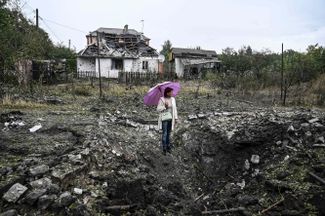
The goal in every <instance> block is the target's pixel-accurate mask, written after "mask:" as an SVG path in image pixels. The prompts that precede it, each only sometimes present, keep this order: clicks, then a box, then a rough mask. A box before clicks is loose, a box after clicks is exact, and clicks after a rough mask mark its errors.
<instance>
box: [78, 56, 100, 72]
mask: <svg viewBox="0 0 325 216" xmlns="http://www.w3.org/2000/svg"><path fill="white" fill-rule="evenodd" d="M95 67H96V65H95V59H93V58H84V57H78V58H77V70H78V71H95V69H96V68H95Z"/></svg>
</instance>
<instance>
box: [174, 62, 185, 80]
mask: <svg viewBox="0 0 325 216" xmlns="http://www.w3.org/2000/svg"><path fill="white" fill-rule="evenodd" d="M175 72H176V74H177V76H178V77H183V76H184V64H183V63H182V61H181V59H180V58H175Z"/></svg>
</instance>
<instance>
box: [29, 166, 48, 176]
mask: <svg viewBox="0 0 325 216" xmlns="http://www.w3.org/2000/svg"><path fill="white" fill-rule="evenodd" d="M49 170H50V167H49V166H47V165H45V164H43V165H39V166H36V167H32V168H30V169H29V172H30V174H31V175H32V176H39V175H43V174H45V173H47V172H48V171H49Z"/></svg>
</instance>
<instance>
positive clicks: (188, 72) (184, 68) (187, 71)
mask: <svg viewBox="0 0 325 216" xmlns="http://www.w3.org/2000/svg"><path fill="white" fill-rule="evenodd" d="M169 61H170V62H171V63H172V65H173V67H174V71H175V73H176V74H177V76H178V77H185V78H186V77H187V78H189V77H192V78H193V77H198V76H199V74H200V73H201V72H202V71H203V70H205V71H206V70H211V71H217V70H219V69H220V60H219V59H218V58H217V53H216V51H213V50H201V49H185V48H172V50H171V53H170V56H169Z"/></svg>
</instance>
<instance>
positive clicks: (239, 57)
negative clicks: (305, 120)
mask: <svg viewBox="0 0 325 216" xmlns="http://www.w3.org/2000/svg"><path fill="white" fill-rule="evenodd" d="M219 58H220V59H221V61H222V65H223V68H222V71H221V73H219V74H215V73H209V72H208V73H207V74H206V76H205V78H206V80H209V81H210V82H211V85H212V86H213V87H214V88H216V87H218V88H222V89H228V90H229V89H231V90H237V91H238V92H243V93H247V92H250V91H255V92H258V91H264V90H267V89H269V90H272V91H273V90H274V89H275V88H277V89H278V91H277V92H278V95H276V97H277V98H276V99H279V103H281V104H285V102H286V97H287V95H288V94H289V93H290V94H291V98H292V96H295V97H296V99H297V100H295V102H294V103H297V104H305V103H307V104H308V103H311V104H316V105H324V103H325V101H324V96H323V95H324V87H323V84H322V83H323V82H324V81H323V79H324V74H325V48H324V47H323V46H319V45H318V44H316V45H310V46H309V47H308V48H307V50H306V52H297V51H294V50H285V51H284V53H283V79H282V77H281V73H282V55H281V53H274V52H271V51H270V50H262V51H254V50H252V48H251V47H250V46H244V47H242V48H241V49H239V50H238V51H236V50H234V49H233V48H226V49H224V50H223V51H222V54H221V55H219ZM281 82H282V94H281V90H280V89H281ZM290 91H291V92H290ZM297 92H298V94H300V96H299V95H297ZM294 93H295V94H294ZM280 94H281V95H280ZM303 94H305V95H303ZM280 96H282V97H281V101H280ZM310 97H312V98H313V100H310V99H311V98H310Z"/></svg>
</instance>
